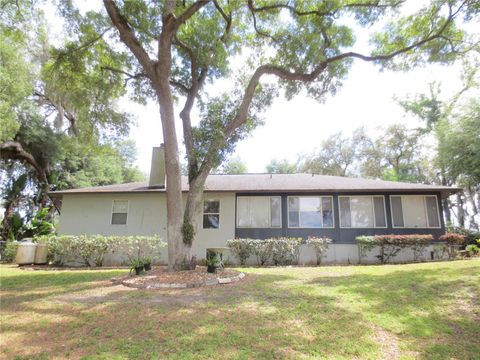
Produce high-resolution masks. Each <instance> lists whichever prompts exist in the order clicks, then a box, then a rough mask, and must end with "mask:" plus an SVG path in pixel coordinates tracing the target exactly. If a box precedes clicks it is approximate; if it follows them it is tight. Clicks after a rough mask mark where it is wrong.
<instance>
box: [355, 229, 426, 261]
mask: <svg viewBox="0 0 480 360" xmlns="http://www.w3.org/2000/svg"><path fill="white" fill-rule="evenodd" d="M355 240H356V242H357V244H358V248H359V253H360V262H361V260H362V258H364V257H365V256H367V253H368V252H370V251H371V250H373V248H378V249H379V254H378V255H376V257H377V258H378V259H379V260H380V262H381V263H382V264H385V263H387V262H388V261H389V260H390V259H392V258H394V257H395V256H397V254H398V253H399V252H400V250H402V249H406V248H410V249H412V251H413V260H414V261H418V260H419V259H420V258H421V257H422V256H423V254H424V252H425V248H426V247H427V246H428V245H429V244H430V243H431V242H432V241H433V236H432V235H430V234H428V235H423V234H411V235H393V234H391V235H373V236H357V237H356V238H355Z"/></svg>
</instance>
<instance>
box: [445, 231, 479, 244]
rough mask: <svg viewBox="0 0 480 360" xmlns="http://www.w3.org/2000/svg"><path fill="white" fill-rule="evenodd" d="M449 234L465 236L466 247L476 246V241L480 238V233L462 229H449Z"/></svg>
mask: <svg viewBox="0 0 480 360" xmlns="http://www.w3.org/2000/svg"><path fill="white" fill-rule="evenodd" d="M448 233H450V234H452V233H453V234H459V235H463V236H464V237H465V241H464V244H465V245H470V244H476V240H477V239H479V238H480V231H478V230H472V229H465V228H461V227H449V228H448Z"/></svg>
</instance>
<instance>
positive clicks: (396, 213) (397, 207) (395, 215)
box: [390, 196, 404, 227]
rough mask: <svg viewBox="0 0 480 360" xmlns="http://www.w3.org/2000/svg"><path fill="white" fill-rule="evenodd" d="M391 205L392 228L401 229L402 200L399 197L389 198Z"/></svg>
mask: <svg viewBox="0 0 480 360" xmlns="http://www.w3.org/2000/svg"><path fill="white" fill-rule="evenodd" d="M390 201H391V203H392V220H393V227H403V226H404V223H403V207H402V198H401V197H400V196H392V197H391V198H390Z"/></svg>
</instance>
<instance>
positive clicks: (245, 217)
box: [237, 197, 251, 227]
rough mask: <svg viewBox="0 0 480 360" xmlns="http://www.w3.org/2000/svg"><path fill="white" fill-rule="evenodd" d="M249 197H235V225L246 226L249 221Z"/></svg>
mask: <svg viewBox="0 0 480 360" xmlns="http://www.w3.org/2000/svg"><path fill="white" fill-rule="evenodd" d="M249 205H250V202H249V198H246V197H238V198H237V226H238V227H248V226H249V225H250V223H251V221H250V216H249V211H248V209H249Z"/></svg>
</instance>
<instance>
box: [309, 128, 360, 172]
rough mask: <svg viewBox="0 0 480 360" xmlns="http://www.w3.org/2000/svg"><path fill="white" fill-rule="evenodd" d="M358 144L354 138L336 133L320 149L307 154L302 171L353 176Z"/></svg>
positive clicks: (323, 142)
mask: <svg viewBox="0 0 480 360" xmlns="http://www.w3.org/2000/svg"><path fill="white" fill-rule="evenodd" d="M357 147H358V145H357V143H356V141H355V140H354V139H353V138H348V137H345V136H343V134H342V133H341V132H340V133H336V134H333V135H331V136H329V137H328V138H327V139H326V140H324V141H322V144H321V145H320V149H319V150H318V151H317V152H315V153H313V154H312V155H310V156H307V157H306V158H305V159H304V160H303V161H302V163H301V165H300V171H302V172H309V173H310V172H311V173H314V174H322V175H333V176H352V175H354V171H355V169H354V168H353V167H354V164H355V160H356V159H357V153H358V151H357V150H358V149H357Z"/></svg>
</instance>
